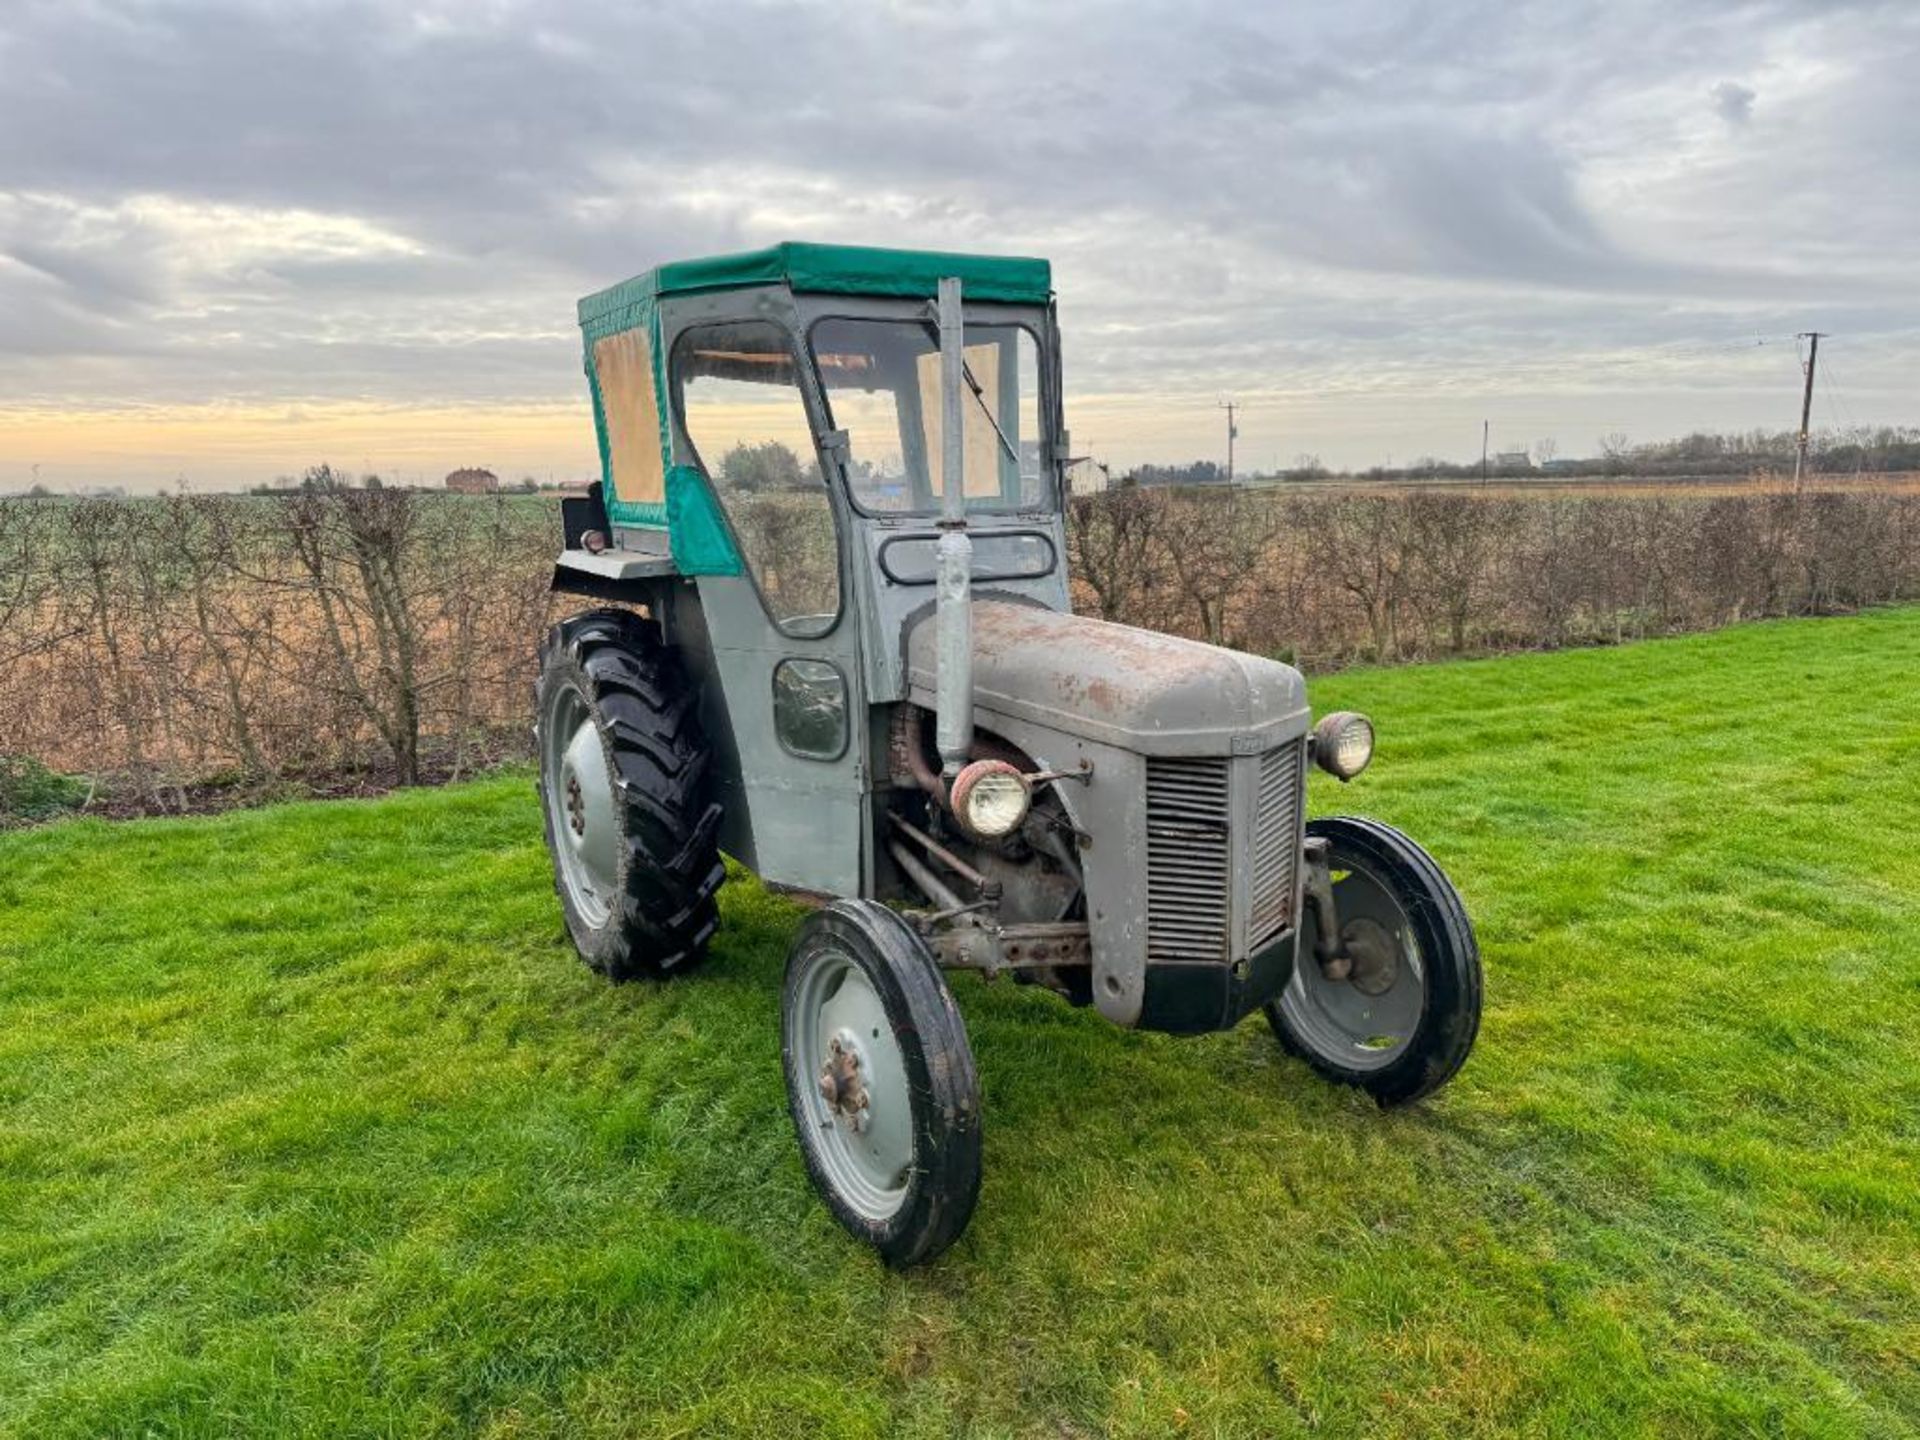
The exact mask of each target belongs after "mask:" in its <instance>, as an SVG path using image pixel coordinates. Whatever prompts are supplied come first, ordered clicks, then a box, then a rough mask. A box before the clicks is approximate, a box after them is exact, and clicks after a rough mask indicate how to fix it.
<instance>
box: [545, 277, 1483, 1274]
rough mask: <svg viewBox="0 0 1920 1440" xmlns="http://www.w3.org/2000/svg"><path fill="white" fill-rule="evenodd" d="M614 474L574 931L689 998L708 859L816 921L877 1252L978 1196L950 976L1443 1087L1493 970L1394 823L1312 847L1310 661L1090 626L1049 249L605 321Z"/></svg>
mask: <svg viewBox="0 0 1920 1440" xmlns="http://www.w3.org/2000/svg"><path fill="white" fill-rule="evenodd" d="M580 323H581V326H582V329H583V330H584V332H585V339H586V358H587V375H588V380H589V383H590V386H591V389H592V394H593V404H594V415H595V419H596V422H597V425H598V429H599V439H600V453H601V460H602V468H603V481H602V483H601V484H599V485H596V486H594V487H593V490H592V492H591V493H590V494H589V495H588V496H586V497H584V498H577V499H571V500H569V501H568V502H566V505H565V507H564V511H565V517H564V518H565V528H566V548H565V551H564V553H563V554H562V555H561V557H560V561H559V565H558V567H557V569H556V572H555V576H554V587H555V588H556V589H558V590H562V591H566V592H569V593H572V594H576V595H582V596H588V597H592V598H595V599H599V600H603V601H609V602H615V605H617V606H618V607H619V608H612V607H609V608H605V609H595V610H590V611H587V612H586V613H584V614H578V615H575V616H574V617H573V618H571V619H568V620H566V621H564V622H563V623H561V624H560V625H557V626H555V627H554V629H553V630H552V631H551V632H550V633H549V634H548V635H547V637H546V640H545V642H544V644H543V646H542V650H541V669H540V680H539V690H538V696H537V705H538V738H539V753H540V791H541V797H542V806H543V812H544V817H545V823H546V832H547V844H548V847H549V848H550V849H551V851H552V853H553V862H554V873H555V880H556V886H557V888H558V890H559V894H560V899H561V904H562V906H563V908H564V910H565V914H566V924H567V928H568V930H569V932H570V933H571V934H572V937H573V940H574V942H575V944H576V945H577V946H578V947H579V950H580V953H581V954H582V955H583V956H585V958H586V959H587V961H588V963H589V964H591V965H593V966H594V967H595V968H596V969H598V970H600V971H603V972H604V973H605V974H607V975H608V976H610V977H613V978H615V979H626V978H629V977H634V976H649V977H652V976H667V975H678V974H681V973H683V972H685V971H687V970H689V969H691V968H692V967H693V966H694V965H695V964H696V962H698V961H699V959H700V957H701V954H702V952H703V951H704V950H705V948H706V946H707V944H708V942H709V941H710V940H711V938H712V936H713V933H714V930H715V928H716V926H717V925H718V924H719V911H718V909H717V908H716V905H715V893H716V892H717V891H718V890H719V888H720V885H721V882H722V880H723V879H724V877H725V873H726V872H725V870H724V868H723V866H722V864H721V859H720V857H721V853H722V852H723V851H724V852H726V853H727V854H730V855H732V856H734V857H735V858H736V859H738V860H739V861H740V862H741V863H742V864H744V865H746V866H748V867H750V868H751V869H753V870H754V871H756V872H757V873H758V874H759V875H760V876H761V877H762V878H763V879H764V880H765V881H766V882H767V883H769V884H771V885H775V886H779V887H784V888H788V889H792V890H797V891H801V892H806V893H810V894H813V895H816V896H821V897H832V898H829V899H828V901H827V903H825V904H823V905H822V906H821V907H820V908H817V909H815V910H814V911H813V912H812V913H811V914H810V915H809V916H808V918H807V919H806V921H805V923H804V924H803V925H802V926H801V927H800V931H799V935H798V937H797V938H796V939H795V941H794V943H793V948H792V951H791V953H790V955H789V957H788V960H787V966H786V980H785V992H784V996H783V1003H782V1015H783V1021H782V1052H783V1056H784V1064H785V1070H786V1081H787V1094H788V1101H789V1106H790V1108H791V1111H792V1116H793V1124H794V1128H795V1130H796V1131H797V1132H798V1134H799V1139H800V1149H801V1153H802V1155H803V1157H804V1158H805V1162H806V1167H807V1171H808V1173H809V1174H810V1175H811V1177H812V1179H813V1182H814V1184H815V1186H816V1187H818V1189H819V1191H820V1194H821V1196H822V1197H823V1198H824V1199H825V1201H826V1203H827V1205H828V1206H829V1207H830V1208H831V1209H832V1211H833V1213H834V1214H835V1215H836V1216H837V1217H838V1218H839V1220H840V1221H841V1222H842V1223H843V1224H844V1225H845V1226H846V1227H847V1229H848V1230H850V1231H852V1232H853V1234H855V1235H856V1236H858V1237H859V1238H861V1239H862V1240H865V1241H866V1242H868V1243H869V1244H871V1245H872V1246H874V1247H875V1248H876V1249H877V1250H879V1251H880V1253H881V1254H882V1255H883V1256H884V1257H885V1258H886V1259H887V1260H888V1261H889V1262H891V1263H892V1264H895V1265H910V1264H913V1263H916V1262H919V1261H923V1260H926V1259H929V1258H930V1257H932V1256H934V1255H936V1254H938V1253H939V1252H940V1251H941V1250H943V1249H945V1248H946V1246H948V1245H949V1244H951V1243H952V1242H953V1240H954V1239H955V1237H957V1236H958V1235H959V1234H960V1232H961V1231H962V1230H963V1229H964V1228H965V1227H966V1224H967V1221H968V1219H969V1218H970V1216H971V1215H972V1212H973V1208H974V1201H975V1198H976V1196H977V1195H978V1192H979V1185H980V1164H981V1122H980V1092H979V1081H978V1078H977V1076H976V1073H975V1069H974V1061H973V1055H972V1052H971V1050H970V1049H969V1047H968V1044H967V1034H966V1029H965V1026H964V1024H963V1023H962V1021H961V1018H960V1013H959V1011H958V1010H957V1009H956V1008H955V1006H954V1002H953V997H952V995H951V993H950V992H949V990H948V988H947V983H946V979H945V977H944V975H943V970H946V969H966V970H978V971H983V972H985V973H986V974H987V975H989V976H995V975H1000V974H1003V973H1004V974H1009V975H1011V976H1012V977H1013V978H1014V979H1016V980H1019V981H1023V982H1026V983H1029V984H1035V985H1043V986H1046V987H1047V988H1049V989H1051V990H1054V991H1056V992H1058V993H1059V994H1060V995H1061V996H1063V997H1065V999H1066V1000H1067V1001H1069V1002H1071V1003H1073V1004H1075V1005H1091V1006H1093V1007H1094V1008H1095V1009H1096V1010H1098V1011H1099V1012H1100V1013H1101V1014H1102V1015H1104V1016H1106V1017H1107V1019H1109V1020H1111V1021H1113V1022H1114V1023H1115V1024H1117V1025H1129V1026H1142V1027H1146V1028H1149V1029H1155V1030H1164V1031H1174V1032H1181V1033H1190V1032H1203V1031H1210V1030H1221V1029H1225V1028H1227V1027H1230V1026H1233V1025H1235V1024H1237V1023H1239V1022H1240V1021H1241V1020H1242V1019H1243V1018H1244V1017H1245V1016H1247V1015H1248V1014H1249V1013H1250V1012H1252V1011H1254V1010H1256V1009H1258V1010H1262V1011H1264V1012H1265V1014H1266V1017H1267V1019H1268V1021H1269V1022H1270V1023H1271V1024H1272V1027H1273V1030H1274V1033H1275V1034H1276V1035H1277V1036H1278V1037H1279V1041H1280V1043H1281V1044H1282V1045H1283V1046H1285V1047H1286V1049H1287V1050H1289V1051H1291V1052H1292V1053H1293V1054H1295V1055H1298V1056H1300V1057H1301V1058H1302V1059H1304V1060H1305V1061H1306V1062H1307V1064H1309V1065H1311V1066H1312V1067H1313V1068H1314V1069H1316V1070H1318V1071H1319V1072H1320V1073H1321V1074H1322V1075H1324V1076H1326V1077H1327V1078H1328V1079H1330V1080H1334V1081H1338V1082H1340V1083H1343V1084H1348V1085H1355V1086H1359V1087H1361V1088H1362V1089H1364V1090H1366V1091H1367V1092H1369V1093H1370V1094H1371V1095H1372V1096H1373V1097H1374V1098H1375V1099H1377V1100H1378V1101H1379V1102H1380V1103H1381V1104H1382V1105H1400V1104H1404V1103H1406V1102H1408V1101H1412V1100H1416V1099H1418V1098H1420V1097H1421V1096H1423V1095H1426V1094H1429V1093H1430V1092H1432V1091H1433V1090H1435V1089H1436V1088H1438V1087H1439V1086H1440V1085H1442V1084H1444V1083H1445V1082H1446V1081H1447V1080H1448V1079H1449V1078H1450V1077H1451V1076H1452V1075H1453V1074H1454V1072H1455V1071H1457V1070H1458V1069H1459V1068H1460V1065H1461V1063H1462V1062H1463V1061H1464V1060H1465V1059H1466V1057H1467V1052H1468V1050H1469V1049H1470V1048H1471V1047H1472V1045H1473V1040H1474V1035H1475V1033H1476V1031H1477V1029H1478V1026H1479V1018H1480V960H1479V953H1478V950H1477V949H1476V946H1475V943H1474V936H1473V928H1472V926H1471V924H1470V923H1469V922H1468V919H1467V915H1466V911H1465V910H1464V908H1463V907H1462V905H1461V902H1460V898H1459V896H1458V894H1457V893H1456V892H1455V891H1454V889H1453V887H1452V885H1450V884H1449V883H1448V881H1447V878H1446V876H1445V875H1443V874H1442V873H1441V871H1440V868H1439V866H1438V865H1436V864H1435V863H1434V862H1433V860H1432V859H1431V858H1430V857H1429V856H1428V855H1427V854H1426V852H1425V851H1423V850H1422V849H1421V848H1420V847H1419V846H1418V845H1416V844H1414V842H1413V841H1411V840H1409V839H1408V838H1407V837H1406V836H1405V835H1402V834H1401V833H1400V832H1399V831H1397V830H1394V829H1392V828H1391V827H1389V826H1386V825H1382V824H1379V823H1378V822H1375V821H1371V820H1363V819H1355V818H1344V817H1343V818H1337V819H1322V820H1314V821H1311V822H1309V821H1308V820H1307V819H1306V817H1305V814H1304V805H1303V801H1304V791H1305V784H1306V772H1307V767H1308V765H1310V764H1313V765H1318V766H1320V767H1321V768H1322V769H1324V770H1327V771H1330V772H1331V773H1332V774H1334V775H1336V776H1338V777H1340V778H1341V779H1342V780H1346V779H1351V778H1352V777H1353V776H1354V775H1356V774H1358V773H1359V772H1360V771H1361V770H1362V769H1364V768H1365V766H1366V765H1367V763H1368V761H1369V759H1370V758H1371V756H1372V751H1373V730H1372V727H1371V725H1370V724H1369V723H1368V722H1367V721H1366V720H1365V719H1364V718H1363V717H1361V716H1359V715H1355V714H1348V713H1340V714H1332V715H1327V716H1325V717H1323V718H1322V719H1321V720H1320V721H1319V723H1318V724H1311V723H1310V719H1309V714H1308V710H1307V702H1306V694H1305V687H1304V684H1303V682H1302V680H1301V677H1300V674H1299V673H1298V672H1297V671H1296V670H1294V669H1292V668H1291V667H1290V666H1287V665H1283V664H1280V663H1278V662H1276V661H1272V660H1265V659H1261V658H1258V657H1256V656H1252V655H1243V654H1239V653H1236V652H1234V651H1230V650H1224V649H1219V648H1217V647H1214V646H1211V645H1203V644H1198V643H1195V642H1192V641H1188V640H1181V639H1176V638H1173V637H1170V636H1166V635H1161V634H1156V633H1153V632H1150V631H1144V630H1135V629H1131V628H1129V627H1127V626H1123V625H1115V624H1109V623H1106V622H1103V621H1099V620H1093V619H1088V618H1084V617H1081V616H1077V615H1075V614H1073V612H1072V607H1071V604H1070V600H1069V592H1068V579H1067V573H1066V564H1065V560H1064V555H1065V534H1064V528H1063V495H1062V491H1063V479H1064V475H1063V471H1064V467H1065V462H1066V459H1067V436H1066V433H1065V431H1064V429H1063V428H1062V425H1061V419H1060V416H1061V384H1060V337H1059V330H1058V327H1057V325H1056V322H1055V313H1054V306H1053V294H1052V280H1051V274H1050V271H1049V267H1048V265H1047V263H1046V262H1045V261H1043V260H1028V259H1012V258H1005V257H986V256H972V255H953V254H937V253H926V252H918V251H894V250H873V249H856V248H847V247H838V246H819V245H801V244H787V245H779V246H776V247H774V248H772V249H768V250H763V251H758V252H754V253H750V254H743V255H732V256H725V257H720V258H716V259H707V260H695V261H688V262H684V263H679V264H671V265H663V266H661V267H659V268H658V269H655V270H652V271H649V272H648V273H646V274H645V275H642V276H640V277H638V278H637V279H634V280H629V281H627V282H626V283H625V284H622V285H617V286H615V287H613V288H612V289H610V290H605V291H602V292H601V293H600V294H597V295H593V296H590V297H589V298H588V299H586V300H584V301H582V302H581V304H580Z"/></svg>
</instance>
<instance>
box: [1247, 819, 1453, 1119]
mask: <svg viewBox="0 0 1920 1440" xmlns="http://www.w3.org/2000/svg"><path fill="white" fill-rule="evenodd" d="M1307 834H1309V835H1317V836H1323V837H1325V838H1326V839H1327V840H1328V841H1329V842H1330V844H1329V849H1328V865H1329V868H1330V869H1331V870H1332V872H1333V875H1334V882H1333V895H1334V910H1335V913H1337V914H1338V916H1339V917H1340V928H1341V934H1342V938H1343V943H1344V945H1345V948H1346V949H1347V951H1348V953H1349V957H1350V964H1351V972H1350V973H1349V974H1348V975H1347V976H1346V977H1345V978H1342V979H1337V980H1334V979H1328V978H1327V976H1326V975H1324V974H1323V973H1322V971H1321V967H1320V964H1319V962H1318V961H1317V960H1315V958H1314V939H1315V936H1316V935H1317V934H1318V928H1319V927H1318V920H1317V917H1316V915H1315V913H1314V909H1313V907H1312V906H1307V907H1305V911H1306V913H1305V914H1304V915H1303V917H1302V921H1301V927H1300V949H1299V957H1298V961H1297V963H1296V964H1295V965H1294V967H1293V978H1292V979H1291V980H1289V981H1288V982H1287V988H1286V989H1285V990H1284V991H1282V992H1281V994H1280V998H1279V999H1278V1000H1276V1001H1274V1002H1273V1003H1271V1004H1269V1005H1268V1006H1267V1007H1266V1012H1267V1020H1268V1023H1270V1024H1271V1025H1272V1026H1273V1033H1274V1034H1275V1035H1276V1036H1278V1037H1279V1040H1280V1044H1281V1046H1282V1048H1284V1049H1285V1050H1286V1051H1287V1052H1288V1053H1289V1054H1293V1055H1297V1056H1299V1057H1300V1058H1301V1059H1302V1060H1305V1061H1306V1062H1307V1064H1309V1065H1311V1066H1312V1067H1313V1068H1314V1069H1315V1070H1317V1071H1319V1072H1320V1073H1321V1074H1322V1075H1324V1076H1325V1077H1326V1078H1327V1079H1329V1080H1333V1081H1335V1082H1337V1083H1339V1084H1342V1085H1355V1086H1358V1087H1359V1088H1361V1089H1363V1090H1365V1091H1366V1092H1367V1093H1368V1094H1370V1095H1372V1096H1373V1098H1374V1099H1375V1100H1377V1101H1378V1102H1379V1103H1380V1104H1381V1105H1382V1106H1392V1105H1406V1104H1410V1103H1411V1102H1413V1101H1415V1100H1418V1099H1420V1098H1421V1097H1422V1096H1426V1095H1431V1094H1432V1093H1433V1092H1434V1091H1435V1090H1438V1089H1439V1088H1440V1087H1441V1086H1442V1085H1444V1084H1446V1083H1447V1081H1449V1080H1451V1079H1452V1078H1453V1076H1454V1074H1455V1073H1456V1072H1457V1071H1458V1070H1459V1069H1460V1067H1461V1066H1462V1065H1463V1064H1465V1063H1466V1059H1467V1055H1468V1053H1469V1052H1470V1051H1471V1050H1472V1049H1473V1042H1474V1038H1475V1037H1476V1036H1477V1035H1478V1034H1479V1033H1480V1003H1481V977H1480V947H1479V944H1478V943H1477V942H1476V941H1475V939H1474V936H1473V924H1472V922H1471V921H1470V920H1468V919H1467V911H1466V907H1465V906H1464V905H1463V904H1461V901H1460V893H1459V892H1458V891H1457V890H1455V889H1454V888H1453V885H1452V883H1451V882H1450V881H1449V880H1448V879H1447V877H1446V875H1445V874H1443V873H1442V872H1441V869H1440V867H1439V866H1438V865H1437V864H1435V863H1434V859H1433V857H1432V856H1431V855H1429V854H1427V852H1426V851H1425V850H1423V849H1421V848H1420V847H1419V846H1418V845H1416V844H1415V843H1414V842H1413V841H1412V840H1410V839H1408V838H1407V837H1406V836H1405V835H1403V834H1401V833H1400V832H1399V831H1398V830H1396V829H1394V828H1393V827H1392V826H1391V825H1383V824H1381V823H1380V822H1379V821H1377V820H1364V819H1360V818H1358V817H1356V816H1337V817H1334V818H1331V819H1324V820H1311V821H1309V822H1307Z"/></svg>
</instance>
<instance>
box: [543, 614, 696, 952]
mask: <svg viewBox="0 0 1920 1440" xmlns="http://www.w3.org/2000/svg"><path fill="white" fill-rule="evenodd" d="M534 707H535V710H534V713H535V716H536V719H535V727H534V736H535V744H536V748H537V750H538V753H539V757H540V782H539V788H540V812H541V816H542V819H543V823H544V825H545V828H546V837H547V850H548V853H549V854H550V855H551V857H552V859H553V869H554V889H555V890H556V891H558V892H559V895H560V903H561V907H562V909H563V911H564V912H565V915H566V924H567V932H568V934H569V935H570V936H572V938H573V943H574V945H575V947H576V948H578V950H579V951H580V955H581V957H582V958H583V959H584V960H585V961H586V962H587V963H588V964H589V965H591V966H592V967H593V968H594V969H596V970H598V971H600V972H602V973H603V974H605V975H607V976H608V977H609V978H611V979H615V980H627V979H632V978H634V977H637V976H659V975H668V974H674V973H678V972H680V971H683V970H686V969H687V968H689V967H690V966H692V965H693V964H695V963H696V962H697V961H698V960H699V959H700V957H701V955H702V954H703V953H704V951H705V949H706V945H707V941H708V940H709V939H710V938H711V937H712V935H713V932H714V931H715V930H716V929H717V928H718V927H719V923H720V914H719V908H718V906H717V904H716V903H715V899H714V897H715V894H716V893H717V892H718V891H719V889H720V885H721V883H722V882H723V881H724V880H725V878H726V868H725V866H724V864H723V863H722V861H721V859H720V851H719V844H718V835H719V827H720V816H721V811H720V806H719V805H718V804H716V803H715V802H714V800H713V797H712V785H711V778H710V775H709V771H710V768H711V759H712V752H711V750H710V749H709V747H708V744H707V741H706V738H705V736H704V735H703V734H702V733H701V729H700V718H699V694H698V691H697V690H696V688H695V687H694V685H693V684H692V683H691V682H690V681H689V680H688V678H687V675H686V672H685V670H684V669H683V668H682V666H681V665H680V663H679V660H678V658H677V657H676V655H675V653H674V652H673V651H672V650H671V649H670V648H668V647H667V646H666V645H664V644H662V643H661V640H660V638H659V633H658V631H657V630H656V629H655V628H654V626H653V625H651V624H650V623H649V622H648V621H646V620H645V619H643V618H642V617H641V616H639V615H636V614H633V613H632V612H630V611H625V610H593V611H588V612H587V613H585V614H582V615H576V616H573V617H572V618H570V619H567V620H563V621H562V622H560V624H558V625H556V626H554V627H553V628H552V629H551V630H549V631H548V632H547V635H546V638H545V639H544V640H543V641H542V642H541V645H540V678H539V680H538V682H537V683H536V686H535V693H534Z"/></svg>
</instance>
